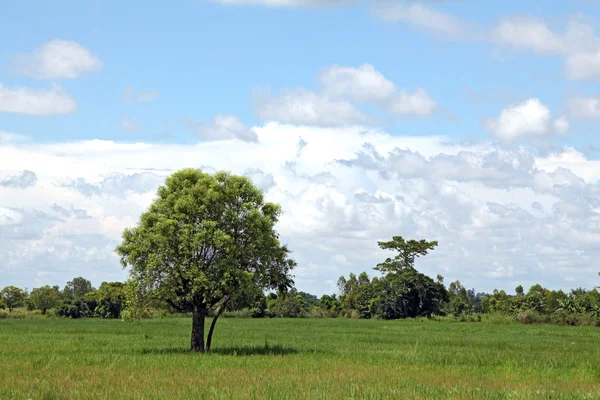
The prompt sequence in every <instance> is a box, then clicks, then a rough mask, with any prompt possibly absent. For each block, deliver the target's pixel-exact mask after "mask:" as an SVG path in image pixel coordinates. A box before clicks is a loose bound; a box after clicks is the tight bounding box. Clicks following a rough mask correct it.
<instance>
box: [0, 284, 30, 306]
mask: <svg viewBox="0 0 600 400" xmlns="http://www.w3.org/2000/svg"><path fill="white" fill-rule="evenodd" d="M0 293H1V294H2V300H4V304H6V307H8V311H9V312H12V310H13V309H14V308H15V307H18V306H20V305H22V304H23V301H24V300H25V297H26V296H25V292H24V291H23V290H22V289H19V288H18V287H16V286H6V287H5V288H4V289H2V292H0Z"/></svg>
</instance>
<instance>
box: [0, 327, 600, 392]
mask: <svg viewBox="0 0 600 400" xmlns="http://www.w3.org/2000/svg"><path fill="white" fill-rule="evenodd" d="M499 322H503V323H499ZM190 324H191V321H190V319H188V318H181V317H179V318H163V319H151V320H143V321H138V322H123V321H119V320H103V319H80V320H72V319H48V318H32V319H21V320H12V319H7V320H0V360H2V374H0V399H104V398H112V399H142V398H143V399H175V398H186V399H188V398H189V399H203V398H216V399H254V398H269V399H285V398H289V399H297V398H301V399H305V398H314V399H328V398H340V399H359V398H360V399H363V398H364V399H381V398H396V399H508V398H514V399H600V329H598V328H593V327H562V326H551V325H522V324H516V323H508V322H506V321H496V323H494V321H490V320H488V319H487V317H486V318H484V321H483V322H480V323H459V322H446V321H443V322H438V321H429V320H425V319H417V320H397V321H383V320H352V319H342V318H338V319H303V318H299V319H232V318H230V319H222V320H219V322H218V325H217V330H216V332H215V339H214V340H215V341H214V345H213V346H214V347H213V350H214V351H213V352H212V353H211V354H192V353H190V352H189V340H190V338H189V335H190Z"/></svg>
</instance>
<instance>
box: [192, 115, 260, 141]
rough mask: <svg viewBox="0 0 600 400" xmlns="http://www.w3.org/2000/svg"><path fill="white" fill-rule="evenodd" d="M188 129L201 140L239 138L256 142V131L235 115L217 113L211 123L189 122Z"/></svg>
mask: <svg viewBox="0 0 600 400" xmlns="http://www.w3.org/2000/svg"><path fill="white" fill-rule="evenodd" d="M187 127H188V129H189V130H190V131H191V132H193V133H194V135H195V136H196V137H197V138H198V139H200V140H209V141H210V140H212V141H214V140H229V139H238V140H241V141H244V142H256V140H257V137H256V133H254V131H252V130H251V129H248V128H247V127H246V126H245V125H244V124H243V123H242V121H240V119H239V118H238V117H236V116H235V115H231V114H226V115H221V114H217V115H215V117H214V120H213V122H211V123H194V122H188V124H187Z"/></svg>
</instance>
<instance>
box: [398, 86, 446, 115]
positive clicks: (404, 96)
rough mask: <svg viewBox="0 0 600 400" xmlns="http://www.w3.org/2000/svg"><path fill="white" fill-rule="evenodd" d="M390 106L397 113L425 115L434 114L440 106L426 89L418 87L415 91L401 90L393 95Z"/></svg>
mask: <svg viewBox="0 0 600 400" xmlns="http://www.w3.org/2000/svg"><path fill="white" fill-rule="evenodd" d="M388 107H389V109H390V111H392V112H394V113H397V114H401V115H416V116H420V117H425V116H429V115H431V114H433V113H434V112H435V110H436V109H437V107H438V106H437V102H436V101H435V100H434V99H433V97H431V96H430V95H429V93H427V91H426V90H425V89H423V88H418V89H417V90H415V91H414V92H413V93H410V92H407V91H406V90H401V91H400V92H398V93H397V94H396V95H395V96H394V97H392V99H391V102H390V104H389V106H388Z"/></svg>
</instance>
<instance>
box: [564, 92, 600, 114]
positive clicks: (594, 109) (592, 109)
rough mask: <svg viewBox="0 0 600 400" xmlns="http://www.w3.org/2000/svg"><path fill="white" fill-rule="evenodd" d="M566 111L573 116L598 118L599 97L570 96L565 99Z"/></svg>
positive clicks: (599, 110)
mask: <svg viewBox="0 0 600 400" xmlns="http://www.w3.org/2000/svg"><path fill="white" fill-rule="evenodd" d="M567 111H568V112H569V114H571V115H573V116H574V117H580V118H600V97H582V96H575V97H570V98H568V99H567Z"/></svg>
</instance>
